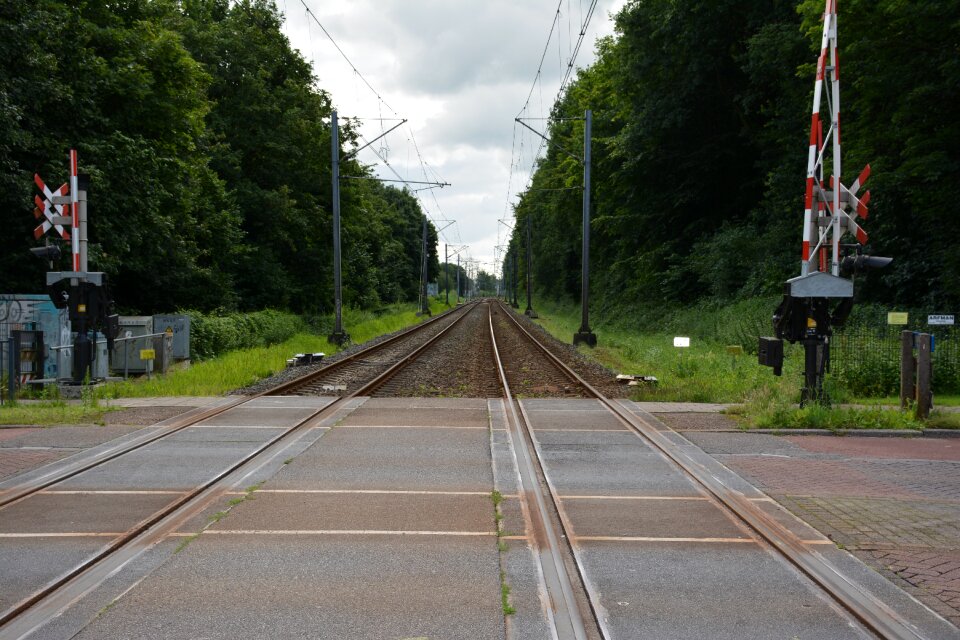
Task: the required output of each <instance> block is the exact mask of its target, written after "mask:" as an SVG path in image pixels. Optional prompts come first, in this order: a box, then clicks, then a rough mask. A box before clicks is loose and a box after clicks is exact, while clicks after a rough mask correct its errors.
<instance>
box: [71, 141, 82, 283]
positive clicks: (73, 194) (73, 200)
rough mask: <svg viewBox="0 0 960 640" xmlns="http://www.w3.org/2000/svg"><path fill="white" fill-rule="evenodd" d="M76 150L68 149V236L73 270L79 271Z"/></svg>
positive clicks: (78, 206)
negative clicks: (70, 228)
mask: <svg viewBox="0 0 960 640" xmlns="http://www.w3.org/2000/svg"><path fill="white" fill-rule="evenodd" d="M78 191H79V185H78V184H77V150H76V149H70V213H71V214H72V215H71V216H70V217H71V219H72V220H73V232H72V233H71V234H70V248H71V249H72V250H73V270H74V271H80V204H79V201H78V200H77V193H78Z"/></svg>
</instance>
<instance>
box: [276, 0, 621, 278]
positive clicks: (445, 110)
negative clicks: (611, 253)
mask: <svg viewBox="0 0 960 640" xmlns="http://www.w3.org/2000/svg"><path fill="white" fill-rule="evenodd" d="M275 1H276V2H277V4H278V6H279V7H280V10H281V11H283V12H284V14H285V15H286V24H285V26H284V31H285V32H286V34H287V37H288V38H290V41H291V43H292V45H293V47H294V48H296V49H299V50H300V52H301V53H302V54H303V56H304V57H305V58H306V59H307V61H309V62H311V63H312V64H313V67H314V72H315V74H316V76H317V78H318V79H319V84H320V87H322V88H323V89H325V90H327V91H329V92H330V94H331V95H332V96H333V102H334V105H335V107H336V109H337V110H338V112H339V114H340V117H341V118H344V117H355V116H357V117H363V118H379V117H384V118H387V117H391V118H392V117H397V116H399V117H402V118H407V119H408V120H409V123H408V124H407V125H404V126H403V127H401V128H400V129H398V130H397V131H395V132H394V133H391V134H390V135H389V136H388V137H387V138H386V146H385V147H382V146H381V145H382V144H383V143H381V142H378V143H375V144H374V147H375V148H377V149H383V150H384V151H385V153H386V155H387V159H388V161H389V163H390V165H391V166H393V167H394V169H396V171H397V172H398V173H399V174H400V175H401V176H402V177H403V178H404V179H406V180H421V181H422V180H427V179H429V180H437V179H441V180H442V181H444V182H449V183H451V185H452V186H449V187H445V188H443V189H434V190H432V191H421V192H419V193H418V194H417V195H419V196H420V200H421V203H422V205H423V206H424V209H425V210H426V211H427V214H428V215H429V216H430V218H431V219H433V220H434V222H435V223H436V224H437V226H438V227H442V226H443V225H444V224H446V223H445V222H444V220H456V224H455V225H453V226H451V227H449V228H448V229H446V230H445V231H443V233H442V234H441V239H440V242H441V246H440V259H441V261H442V260H443V251H444V247H443V243H444V242H448V243H450V244H451V245H455V244H457V245H459V244H465V245H469V248H468V249H466V251H465V252H464V255H469V256H470V257H472V258H473V259H476V260H479V261H480V262H481V263H484V264H482V265H481V268H483V269H485V270H486V271H488V272H489V271H493V264H492V263H493V260H494V257H495V246H496V245H497V243H498V242H504V241H505V240H504V237H505V233H506V228H504V227H502V226H501V225H500V224H499V223H498V222H497V220H498V219H501V218H503V217H504V216H506V217H507V219H508V220H510V218H511V211H510V209H509V207H508V206H507V202H508V181H510V182H511V183H512V186H511V188H510V192H511V193H510V194H509V195H510V201H511V202H513V201H515V195H516V193H517V192H518V191H520V190H522V189H523V187H524V186H525V185H526V183H527V180H528V179H529V168H530V164H531V162H532V155H533V154H532V150H533V149H535V148H536V145H537V142H538V140H536V139H535V138H534V137H533V134H530V133H526V132H525V130H523V129H522V128H519V129H518V130H517V131H516V136H515V133H514V118H515V117H516V116H517V115H518V114H519V112H520V110H521V108H523V106H524V103H525V101H526V100H527V96H528V95H530V93H531V87H533V88H534V90H533V93H532V96H531V100H530V106H529V108H528V110H527V114H526V115H528V116H530V117H540V116H544V117H545V116H547V115H549V109H550V105H551V104H552V101H553V98H554V97H555V96H556V93H557V90H558V88H559V86H560V82H561V80H562V77H563V72H564V71H565V69H566V65H567V62H568V60H569V59H570V55H571V53H572V48H573V47H574V46H575V45H576V41H577V39H578V36H579V31H580V25H581V24H582V21H583V19H584V18H585V12H586V11H587V9H588V7H589V5H590V0H562V2H560V3H559V4H560V17H559V20H557V22H556V27H555V30H554V33H553V37H552V40H551V43H550V47H549V49H548V50H547V54H546V56H545V60H544V63H543V67H542V72H541V76H540V82H538V83H537V84H536V85H534V79H535V77H536V73H537V68H538V66H539V63H540V58H541V56H542V55H543V54H544V47H545V45H546V43H547V36H548V33H549V32H550V29H551V25H552V24H553V23H554V18H555V15H556V12H557V6H558V0H482V1H479V0H475V1H473V2H465V1H463V0H459V1H458V0H349V1H348V2H344V1H342V0H341V1H337V2H331V1H329V0H327V1H324V0H305V2H306V5H307V6H308V7H309V8H310V10H311V11H312V12H313V14H314V15H315V16H316V18H317V19H318V20H319V22H320V24H322V25H323V27H324V28H325V29H326V30H327V31H328V32H329V34H330V35H331V36H332V37H333V39H334V40H336V42H337V44H338V45H339V46H340V48H341V49H342V50H343V52H344V53H345V54H346V56H347V57H348V58H349V59H350V61H351V62H352V63H353V64H354V65H355V66H356V68H357V70H358V71H359V72H360V74H362V76H363V78H361V77H359V76H358V75H357V74H355V73H354V71H353V70H352V69H351V68H350V66H349V65H348V64H347V62H346V61H345V60H344V59H343V57H342V56H341V55H340V53H339V52H337V50H336V48H335V47H334V46H333V44H332V43H331V42H330V40H329V39H328V38H327V37H326V35H324V33H323V31H321V29H320V27H319V26H317V24H316V23H315V22H313V20H312V19H311V18H309V17H308V15H307V13H306V9H305V8H304V5H303V4H301V1H300V0H275ZM623 3H624V0H600V1H599V2H598V4H597V8H596V10H595V12H594V14H593V18H592V20H591V21H590V25H589V28H588V30H587V34H586V37H585V38H584V42H583V45H582V47H581V49H580V52H579V54H578V55H577V58H576V66H578V67H584V66H587V65H589V64H590V63H591V62H592V61H593V59H594V43H595V41H596V39H597V37H599V36H603V35H608V34H610V33H612V32H613V24H612V21H611V14H613V13H615V12H616V11H617V10H619V8H620V7H621V6H622V5H623ZM363 79H366V81H367V82H369V84H370V85H372V87H373V88H374V89H375V90H376V91H377V92H378V93H379V95H380V96H381V98H382V99H383V101H384V102H385V103H386V105H388V106H389V108H388V107H387V106H384V105H382V104H380V101H379V100H378V99H377V97H376V95H374V93H373V92H372V91H371V90H370V89H369V88H368V87H367V86H366V85H365V84H364V80H363ZM390 109H393V111H394V112H395V113H393V112H391V111H390ZM382 124H383V126H384V128H389V126H390V123H388V122H384V123H382ZM532 124H534V125H536V124H537V123H532ZM380 127H381V123H380V122H378V121H377V120H373V119H371V120H369V121H364V122H363V125H362V127H361V133H363V134H364V135H365V136H366V138H367V139H368V140H370V139H372V138H374V137H376V136H377V135H379V133H380V130H381V129H380ZM521 132H524V133H523V134H522V138H521ZM414 141H415V143H416V147H419V151H420V156H422V158H423V161H424V162H425V163H426V165H427V166H428V171H429V172H430V173H429V174H428V178H424V175H423V170H422V169H421V165H420V162H419V160H418V157H417V151H416V148H415V146H414ZM521 142H522V143H523V148H524V154H523V156H522V157H521V156H519V155H518V153H517V150H518V147H519V146H520V143H521ZM512 145H513V147H514V149H513V150H512V149H511V146H512ZM360 158H361V160H362V161H364V162H365V163H367V164H371V165H372V164H377V168H376V172H377V174H378V175H380V176H381V177H383V178H391V179H396V176H395V175H394V174H393V173H392V172H391V170H390V169H389V168H387V167H385V166H383V163H382V162H380V160H379V159H378V158H377V156H376V155H375V154H374V153H373V152H372V151H369V150H368V151H364V152H362V153H361V155H360ZM512 163H513V164H514V165H515V168H514V170H513V175H512V179H511V178H510V175H511V164H512ZM516 165H519V166H516ZM398 186H399V185H398ZM416 187H417V185H412V186H411V188H416ZM511 221H512V220H511ZM498 227H499V229H498ZM498 231H499V233H498ZM451 261H453V260H452V259H451Z"/></svg>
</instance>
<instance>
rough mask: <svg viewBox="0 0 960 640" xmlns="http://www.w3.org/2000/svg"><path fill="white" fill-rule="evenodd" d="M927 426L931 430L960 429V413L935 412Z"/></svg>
mask: <svg viewBox="0 0 960 640" xmlns="http://www.w3.org/2000/svg"><path fill="white" fill-rule="evenodd" d="M925 426H927V427H928V428H930V429H960V413H943V412H940V411H934V412H933V413H932V414H931V415H930V419H929V420H927V423H926V425H925Z"/></svg>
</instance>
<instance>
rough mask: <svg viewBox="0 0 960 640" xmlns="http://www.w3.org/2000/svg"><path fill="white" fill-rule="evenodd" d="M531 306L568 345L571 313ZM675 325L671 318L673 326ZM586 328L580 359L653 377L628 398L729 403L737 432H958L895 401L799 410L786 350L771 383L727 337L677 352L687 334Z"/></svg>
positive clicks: (796, 354) (951, 420)
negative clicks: (589, 341)
mask: <svg viewBox="0 0 960 640" xmlns="http://www.w3.org/2000/svg"><path fill="white" fill-rule="evenodd" d="M535 308H536V309H537V313H538V314H539V316H540V319H539V320H538V322H539V323H540V324H541V325H542V326H543V327H544V328H545V329H546V330H547V331H549V332H550V333H551V334H552V335H553V336H555V337H556V338H558V339H560V340H562V341H563V342H570V340H571V338H572V336H573V333H574V332H575V331H576V330H577V329H578V328H579V326H580V312H579V308H578V307H575V306H573V305H558V304H555V303H551V302H549V301H537V304H536V305H535ZM704 316H705V317H702V318H698V319H696V320H693V319H691V322H696V324H697V325H698V326H697V330H696V331H691V332H689V333H691V334H694V335H696V333H697V332H699V333H700V334H701V336H702V335H703V333H704V327H707V328H709V325H710V324H711V323H715V324H717V325H719V324H721V323H719V322H717V321H716V318H711V317H706V316H709V314H704ZM675 323H676V319H674V321H673V323H672V324H675ZM592 328H593V330H594V332H595V333H596V334H597V341H598V346H597V347H596V348H594V349H590V348H589V347H586V346H581V347H580V352H581V353H582V354H584V355H586V356H588V357H591V358H594V359H596V360H598V361H599V362H601V363H602V364H604V365H605V366H607V367H608V368H610V369H612V370H613V371H614V372H617V373H629V374H635V375H647V376H656V378H657V379H658V381H659V383H658V384H657V385H651V386H642V387H637V388H636V391H635V392H634V394H633V396H632V397H633V399H634V400H640V401H663V402H716V403H724V404H735V405H737V406H736V407H734V408H733V409H731V410H730V411H729V412H728V413H729V414H730V415H731V416H733V417H734V418H735V419H736V420H737V421H738V422H739V423H740V425H741V426H742V427H743V428H767V429H794V428H819V429H830V430H840V429H921V428H923V427H931V428H934V427H935V428H960V414H952V413H941V414H936V413H935V414H934V416H932V417H931V418H930V419H929V420H928V421H927V422H925V423H924V422H921V421H919V420H917V419H916V416H915V414H914V412H913V411H912V410H905V411H901V410H899V409H898V408H896V407H897V405H899V400H898V399H896V398H885V399H881V400H874V401H873V402H875V403H877V404H880V405H885V406H883V407H881V406H870V407H839V406H834V407H831V408H825V407H821V406H810V407H805V408H803V409H800V408H798V406H797V404H796V403H797V400H798V399H799V394H800V387H801V384H802V376H801V366H802V357H801V356H802V352H801V350H800V349H799V348H796V347H793V348H791V347H790V345H787V349H788V353H787V357H786V361H785V363H784V370H783V375H782V376H781V377H777V376H774V375H773V372H772V371H771V370H770V369H769V368H767V367H763V366H760V365H759V364H758V363H757V360H756V356H754V355H752V354H749V353H743V354H740V355H733V354H731V352H730V350H729V349H728V347H730V346H735V345H731V344H728V343H729V342H731V340H730V339H729V335H730V334H729V333H728V334H726V337H727V340H726V341H720V340H711V339H710V338H705V337H700V338H696V337H692V338H691V341H690V347H689V348H676V347H674V346H673V338H674V336H676V335H688V333H685V332H682V331H673V332H669V333H668V332H654V333H641V332H638V331H631V330H628V329H624V328H619V327H615V326H610V325H602V324H595V325H594V326H593V327H592ZM718 333H722V332H720V331H718ZM739 346H740V347H750V346H752V345H745V344H740V345H739ZM735 351H736V350H735ZM826 386H827V391H828V393H829V395H830V397H831V399H832V400H833V402H834V404H835V405H838V404H840V403H856V404H860V400H859V399H853V398H851V397H850V394H849V393H848V392H847V391H846V390H844V389H843V388H842V387H839V386H838V385H836V384H833V383H832V382H831V381H830V379H829V378H828V380H827V385H826ZM956 401H957V398H956V397H953V396H948V397H945V398H940V397H938V398H937V399H936V403H939V404H940V405H941V406H950V405H952V404H956ZM871 404H872V403H871ZM891 407H892V408H891Z"/></svg>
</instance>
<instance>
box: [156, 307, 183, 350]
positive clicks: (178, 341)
mask: <svg viewBox="0 0 960 640" xmlns="http://www.w3.org/2000/svg"><path fill="white" fill-rule="evenodd" d="M153 330H154V331H155V332H156V333H172V334H173V351H172V356H173V359H174V360H189V359H190V316H185V315H179V314H166V315H159V316H153Z"/></svg>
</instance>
